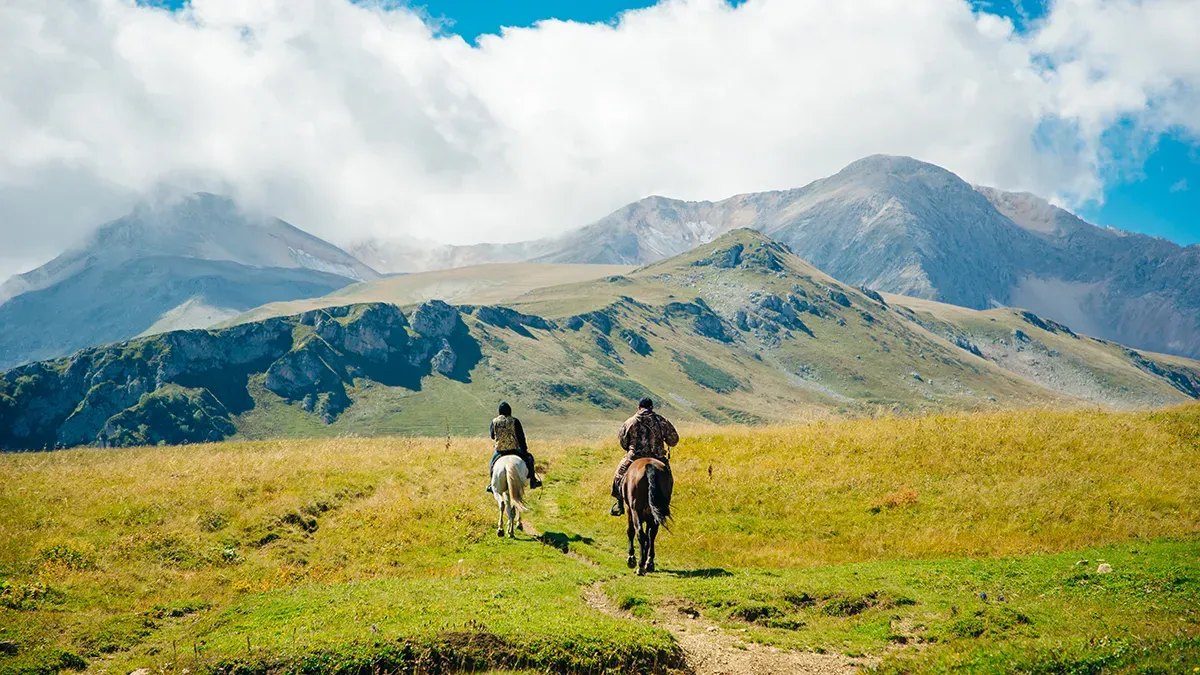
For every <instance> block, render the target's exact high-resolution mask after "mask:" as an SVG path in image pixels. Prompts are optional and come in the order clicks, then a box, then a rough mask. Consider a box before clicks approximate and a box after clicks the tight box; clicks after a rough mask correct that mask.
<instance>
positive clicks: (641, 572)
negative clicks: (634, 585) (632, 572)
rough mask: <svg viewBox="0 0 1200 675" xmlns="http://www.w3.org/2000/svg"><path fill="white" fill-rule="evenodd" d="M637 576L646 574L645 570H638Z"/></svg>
mask: <svg viewBox="0 0 1200 675" xmlns="http://www.w3.org/2000/svg"><path fill="white" fill-rule="evenodd" d="M638 576H639V577H644V576H646V570H638Z"/></svg>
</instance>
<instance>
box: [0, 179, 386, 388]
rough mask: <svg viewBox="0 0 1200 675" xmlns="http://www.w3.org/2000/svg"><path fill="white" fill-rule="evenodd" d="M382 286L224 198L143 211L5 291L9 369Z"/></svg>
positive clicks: (3, 344)
mask: <svg viewBox="0 0 1200 675" xmlns="http://www.w3.org/2000/svg"><path fill="white" fill-rule="evenodd" d="M377 278H379V274H378V273H376V272H375V271H374V270H372V269H371V268H370V267H367V266H366V265H364V264H362V263H361V262H359V261H358V260H356V259H354V258H353V257H351V256H350V255H348V254H347V253H345V252H344V251H342V250H341V249H338V248H337V247H335V246H333V245H331V244H329V243H327V242H325V241H322V240H321V239H318V238H316V237H314V236H312V235H309V234H307V233H305V232H302V231H301V230H298V229H296V228H295V227H292V226H291V225H289V224H287V223H285V222H283V221H282V220H278V219H276V218H269V217H265V216H258V215H254V214H250V213H247V212H245V211H243V210H242V209H240V208H239V207H238V205H237V204H235V203H234V202H233V201H232V200H230V199H227V198H224V197H220V196H217V195H212V194H207V193H197V194H193V195H190V196H188V197H185V198H183V199H179V200H176V201H172V202H169V203H161V204H142V205H140V206H138V207H136V208H135V209H134V210H133V211H132V212H131V213H129V214H128V215H126V216H124V217H122V218H119V219H117V220H115V221H112V222H110V223H107V224H105V225H102V226H101V227H100V228H98V229H97V230H96V231H95V232H94V233H93V234H92V235H91V236H90V237H88V239H87V240H85V241H84V242H82V243H81V244H80V245H78V246H76V247H74V248H72V249H71V250H69V251H67V252H65V253H63V254H62V255H60V256H58V257H57V258H55V259H54V260H52V261H50V262H48V263H46V264H45V265H43V266H42V267H39V268H37V269H35V270H33V271H31V272H27V273H25V274H21V275H18V276H15V277H13V278H11V279H9V280H8V281H7V282H5V283H4V285H3V286H2V287H0V303H2V304H0V325H3V326H4V330H3V332H0V367H10V366H12V365H15V364H17V363H21V362H24V361H29V360H34V359H44V358H51V357H55V356H60V355H62V354H67V353H70V352H72V351H75V350H77V349H79V348H81V347H84V346H88V345H94V344H100V343H104V342H112V341H115V340H122V339H127V338H130V337H134V336H136V335H139V334H143V333H145V332H161V331H164V330H171V329H177V328H194V327H204V326H209V325H212V324H214V323H216V322H219V321H221V320H224V319H227V318H229V317H231V316H236V315H237V314H240V313H241V312H243V311H245V310H247V309H250V308H252V307H256V306H258V305H261V304H264V303H267V302H273V301H278V300H291V299H295V298H302V297H312V296H316V295H324V294H326V293H329V292H331V291H333V290H336V289H338V288H341V287H343V286H346V285H347V284H350V283H353V282H355V281H368V280H374V279H377Z"/></svg>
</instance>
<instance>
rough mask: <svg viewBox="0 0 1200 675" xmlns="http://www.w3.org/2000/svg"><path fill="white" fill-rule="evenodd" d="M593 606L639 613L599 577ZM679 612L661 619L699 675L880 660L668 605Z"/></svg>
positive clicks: (835, 672) (797, 671) (831, 671)
mask: <svg viewBox="0 0 1200 675" xmlns="http://www.w3.org/2000/svg"><path fill="white" fill-rule="evenodd" d="M584 599H585V600H586V601H587V604H588V606H589V607H591V608H593V609H595V610H597V611H600V612H604V613H605V614H608V615H611V616H615V617H619V618H622V619H633V617H632V616H631V615H630V614H629V613H627V612H623V611H621V610H620V609H618V608H617V607H616V606H615V605H614V604H613V603H612V601H611V600H609V599H608V596H607V595H605V594H604V589H603V588H601V586H600V584H599V583H596V584H593V585H591V586H589V587H588V588H587V589H586V590H585V592H584ZM664 609H665V610H666V612H665V613H667V614H671V613H676V614H678V617H679V618H678V620H671V619H667V620H663V621H657V622H656V624H655V625H657V626H658V627H659V628H663V629H666V630H668V631H670V632H671V634H672V635H674V636H675V640H676V641H677V642H679V646H680V647H681V648H682V649H683V654H684V657H685V658H686V659H687V664H688V667H689V668H690V669H691V671H692V672H693V673H695V675H850V674H852V673H857V672H859V670H860V669H861V668H863V667H864V666H869V665H875V664H876V663H877V662H878V661H877V660H876V659H871V658H860V659H852V658H850V657H848V656H844V655H841V654H815V653H812V652H790V651H784V650H782V649H778V648H776V647H771V646H769V645H760V644H756V643H753V642H747V641H745V640H744V639H743V638H740V637H738V636H736V635H730V634H729V633H726V632H725V631H724V630H722V629H721V628H720V627H719V626H717V625H716V624H715V623H712V622H711V621H708V620H707V619H704V618H703V617H695V618H691V615H685V614H683V613H679V612H678V609H679V608H677V607H667V608H664Z"/></svg>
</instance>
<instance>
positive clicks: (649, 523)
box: [621, 457, 675, 576]
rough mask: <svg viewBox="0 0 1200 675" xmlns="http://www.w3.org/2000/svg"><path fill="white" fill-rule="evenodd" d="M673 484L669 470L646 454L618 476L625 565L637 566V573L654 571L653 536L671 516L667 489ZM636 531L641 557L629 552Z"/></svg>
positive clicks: (669, 492) (669, 489)
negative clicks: (626, 556) (626, 536)
mask: <svg viewBox="0 0 1200 675" xmlns="http://www.w3.org/2000/svg"><path fill="white" fill-rule="evenodd" d="M674 486H675V481H674V479H672V478H671V471H670V469H668V468H667V465H666V464H665V463H663V462H662V461H660V460H657V459H653V458H650V457H644V458H642V459H637V460H634V462H633V464H630V465H629V470H628V471H626V472H625V477H624V478H623V479H622V480H621V498H622V499H624V500H625V515H626V517H627V518H628V520H629V530H628V534H629V559H628V560H627V561H626V563H627V564H628V565H629V569H633V568H634V567H637V573H638V576H644V575H645V574H646V573H647V572H653V571H654V540H655V539H656V538H657V537H658V528H659V527H660V526H664V527H665V526H666V522H667V519H668V518H670V517H671V490H672V489H673V488H674ZM634 535H637V540H638V548H639V549H640V551H641V561H640V562H639V561H638V560H636V559H635V558H634V556H633V537H634Z"/></svg>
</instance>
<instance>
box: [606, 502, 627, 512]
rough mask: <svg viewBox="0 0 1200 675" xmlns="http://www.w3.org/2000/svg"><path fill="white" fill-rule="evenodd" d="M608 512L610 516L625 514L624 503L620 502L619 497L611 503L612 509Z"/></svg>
mask: <svg viewBox="0 0 1200 675" xmlns="http://www.w3.org/2000/svg"><path fill="white" fill-rule="evenodd" d="M608 513H609V515H612V516H623V515H625V503H624V502H622V501H621V500H620V499H618V500H617V503H616V504H613V507H612V509H610V510H609V512H608Z"/></svg>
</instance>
